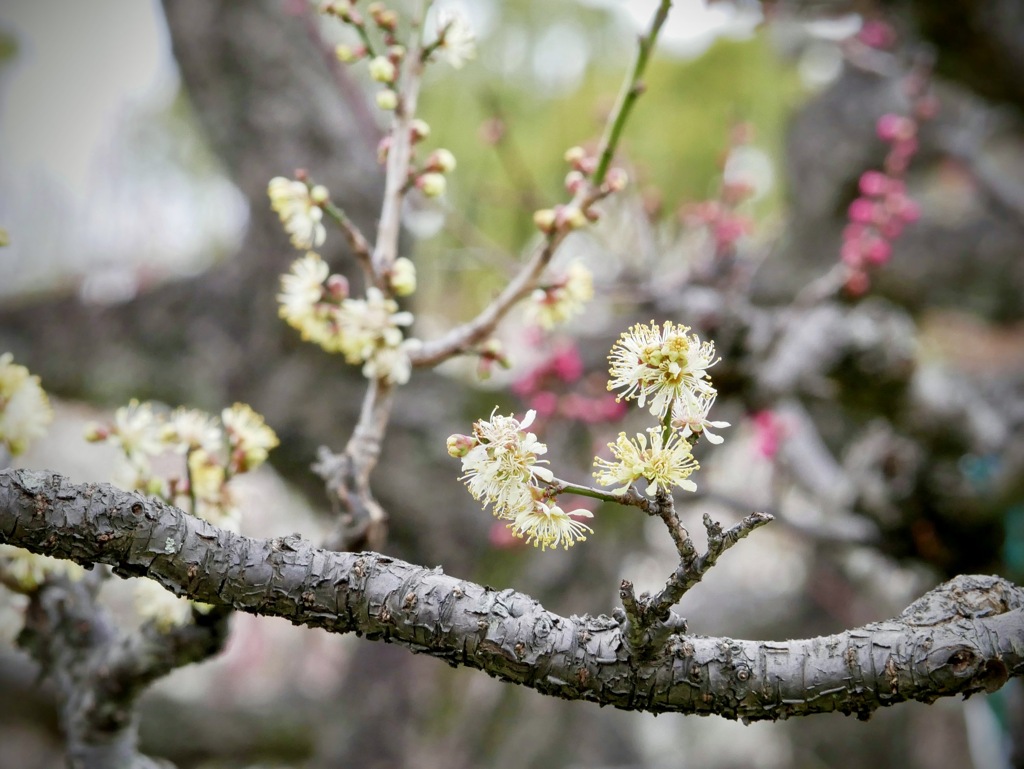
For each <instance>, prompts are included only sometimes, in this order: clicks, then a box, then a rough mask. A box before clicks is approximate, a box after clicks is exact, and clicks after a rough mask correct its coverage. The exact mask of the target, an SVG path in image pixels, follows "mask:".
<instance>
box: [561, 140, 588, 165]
mask: <svg viewBox="0 0 1024 769" xmlns="http://www.w3.org/2000/svg"><path fill="white" fill-rule="evenodd" d="M586 156H587V151H586V150H585V149H583V148H582V147H580V146H579V145H577V146H575V147H570V148H569V149H567V150H566V151H565V155H563V157H564V158H565V162H566V163H569V164H570V165H572V166H574V167H575V166H576V165H577V164H578V163H579V162H580V161H582V160H583V158H585V157H586Z"/></svg>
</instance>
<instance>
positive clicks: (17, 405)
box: [0, 352, 53, 456]
mask: <svg viewBox="0 0 1024 769" xmlns="http://www.w3.org/2000/svg"><path fill="white" fill-rule="evenodd" d="M52 421H53V409H52V408H51V407H50V401H49V399H48V398H47V397H46V393H45V392H44V391H43V388H42V386H41V385H40V383H39V377H37V376H33V375H32V374H30V373H29V370H28V369H27V368H25V367H24V366H19V365H18V364H16V363H15V362H14V356H13V355H11V353H9V352H7V353H4V354H3V355H0V447H5V448H6V450H7V451H8V452H10V453H11V455H12V456H17V455H18V454H23V453H24V452H25V450H26V449H27V448H28V445H29V444H30V443H31V442H32V441H34V440H35V439H36V438H39V437H41V436H42V435H44V434H45V433H46V428H47V426H48V425H49V424H50V422H52ZM0 453H2V452H0Z"/></svg>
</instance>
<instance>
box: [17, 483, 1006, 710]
mask: <svg viewBox="0 0 1024 769" xmlns="http://www.w3.org/2000/svg"><path fill="white" fill-rule="evenodd" d="M0 542H3V543H9V544H14V545H17V546H19V547H24V548H26V549H28V550H30V551H32V552H36V553H42V554H45V555H51V556H56V557H59V558H67V559H71V560H74V561H76V562H78V563H81V564H85V565H89V564H95V563H106V564H110V565H112V566H113V567H114V571H115V573H117V574H119V575H121V576H139V577H142V576H145V577H149V578H151V579H155V580H156V581H157V582H159V583H160V584H162V585H163V586H164V587H166V588H168V589H170V590H172V591H174V592H176V593H179V594H185V595H188V596H190V597H192V598H195V599H198V600H201V601H205V602H208V603H213V604H215V605H219V606H231V607H233V608H235V609H238V610H241V611H247V612H251V613H254V614H267V615H274V616H281V617H286V618H288V619H290V620H292V622H294V623H296V624H304V625H308V626H311V627H321V628H324V629H326V630H329V631H331V632H338V633H347V632H354V633H356V634H357V635H366V636H367V638H370V639H373V640H383V641H387V642H393V643H399V644H402V645H404V646H406V647H408V648H409V649H411V650H412V651H414V652H422V653H427V654H431V655H433V656H435V657H439V658H441V659H443V660H445V661H446V662H448V663H449V664H451V665H453V666H459V665H465V666H467V667H473V668H477V669H480V670H483V671H485V672H487V673H488V674H489V675H492V676H495V677H498V678H501V679H503V680H505V681H509V682H513V683H520V684H524V685H526V686H530V687H532V688H535V689H537V690H538V691H540V692H542V693H544V694H549V695H553V696H557V697H562V698H566V699H584V700H590V701H594V702H598V703H601V704H607V705H614V706H616V707H619V708H625V709H631V710H646V711H652V712H678V713H702V714H708V713H716V714H719V715H722V716H726V717H729V718H744V719H748V720H763V719H771V720H774V719H779V718H785V717H788V716H793V715H808V714H811V713H823V712H831V711H840V712H843V713H847V714H850V713H855V714H857V715H858V716H860V717H867V716H869V715H870V713H871V712H872V711H874V710H875V709H877V708H878V707H880V706H883V705H892V704H895V703H898V702H903V701H906V700H920V701H924V702H931V701H933V700H935V699H936V698H938V697H941V696H948V695H953V694H964V695H968V694H971V693H974V692H977V691H994V690H996V689H998V688H999V687H1000V686H1001V685H1002V684H1003V683H1005V682H1006V681H1007V680H1008V679H1009V678H1010V677H1013V676H1020V675H1024V590H1022V589H1021V588H1019V587H1017V586H1015V585H1013V584H1011V583H1009V582H1006V581H1005V580H1002V579H1000V578H998V577H978V576H975V577H958V578H956V579H954V580H952V581H950V582H948V583H945V584H944V585H941V586H939V587H938V588H936V589H934V590H933V591H931V592H930V593H928V594H927V595H925V596H924V597H923V598H921V599H920V600H918V601H916V602H915V603H914V604H912V605H911V606H910V607H909V608H908V609H907V610H906V611H905V612H904V613H903V614H901V615H900V616H899V617H897V618H895V619H892V620H887V621H884V622H877V623H873V624H870V625H866V626H864V627H861V628H857V629H854V630H848V631H846V632H843V633H840V634H837V635H833V636H828V637H820V638H812V639H806V640H797V641H787V642H759V641H737V640H732V639H727V638H710V637H703V636H685V635H671V636H669V638H668V639H667V640H666V642H665V644H664V645H663V647H662V648H661V649H660V650H658V651H657V653H656V654H654V655H653V656H650V657H648V658H646V659H645V661H643V662H640V661H638V660H637V659H635V658H632V657H631V656H630V655H629V653H628V652H627V651H626V650H627V646H626V644H625V643H624V641H623V637H622V632H623V631H622V628H621V626H620V625H619V623H617V622H616V621H615V620H613V619H610V618H608V617H604V616H600V617H590V616H575V615H574V616H571V617H561V616H559V615H557V614H554V613H552V612H549V611H546V610H545V609H544V607H543V606H541V605H540V604H539V603H538V602H537V601H535V600H534V599H532V598H530V597H529V596H527V595H524V594H521V593H517V592H515V591H514V590H501V591H497V590H494V589H492V588H489V587H483V586H480V585H476V584H473V583H470V582H466V581H463V580H460V579H458V578H455V577H450V576H447V575H445V574H444V573H443V572H442V571H441V569H440V568H436V569H427V568H424V567H420V566H414V565H412V564H408V563H405V562H403V561H399V560H397V559H393V558H389V557H386V556H383V555H379V554H377V553H336V552H330V551H325V550H320V549H317V548H315V547H313V546H312V545H311V544H310V543H309V542H306V541H305V540H303V539H301V538H300V537H299V536H298V535H295V536H291V537H284V538H278V539H273V540H260V539H251V538H247V537H242V536H240V535H237V534H234V533H232V532H228V531H224V530H220V529H217V528H215V527H213V526H211V525H210V524H208V523H206V522H205V521H202V520H200V519H197V518H194V517H192V516H190V515H188V514H186V513H184V512H183V511H181V510H178V509H176V508H173V507H169V506H167V505H165V504H162V503H160V502H157V501H154V500H151V499H147V498H145V497H143V496H142V495H140V494H137V493H131V492H125V491H121V490H118V489H116V488H114V487H112V486H109V485H106V484H83V485H76V484H73V483H70V482H69V481H68V480H67V479H66V478H64V477H62V476H60V475H57V474H54V473H48V472H33V471H28V470H5V471H3V472H0Z"/></svg>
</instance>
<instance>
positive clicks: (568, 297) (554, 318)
mask: <svg viewBox="0 0 1024 769" xmlns="http://www.w3.org/2000/svg"><path fill="white" fill-rule="evenodd" d="M593 298H594V276H593V274H592V273H591V272H590V270H588V269H587V268H586V267H585V266H584V265H583V263H582V262H580V261H574V262H572V263H571V264H570V265H569V267H568V269H567V270H566V273H565V275H564V276H563V277H562V278H561V279H560V280H557V281H554V282H552V283H551V285H549V286H546V287H544V288H538V289H535V290H534V292H533V293H532V294H531V295H530V300H531V301H530V303H529V304H528V305H527V309H526V313H527V317H528V318H529V319H530V320H531V321H533V322H534V323H536V324H537V325H539V326H541V327H543V328H545V329H548V330H550V329H553V328H554V327H555V326H557V325H560V324H562V323H565V322H566V321H567V320H569V319H570V318H572V317H573V316H575V315H579V314H580V313H582V312H583V310H584V309H585V307H586V304H587V302H589V301H590V300H591V299H593Z"/></svg>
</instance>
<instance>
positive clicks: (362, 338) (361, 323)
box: [336, 286, 413, 363]
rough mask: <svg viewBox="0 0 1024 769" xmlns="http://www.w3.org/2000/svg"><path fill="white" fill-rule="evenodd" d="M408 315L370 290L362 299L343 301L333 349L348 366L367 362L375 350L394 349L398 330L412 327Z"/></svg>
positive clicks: (398, 342)
mask: <svg viewBox="0 0 1024 769" xmlns="http://www.w3.org/2000/svg"><path fill="white" fill-rule="evenodd" d="M412 321H413V317H412V313H411V312H404V311H399V309H398V303H397V302H396V301H395V300H394V299H389V298H388V297H386V296H385V295H384V293H383V292H382V291H381V290H380V289H378V288H376V287H373V286H371V287H370V288H368V289H366V298H365V299H345V300H344V301H343V302H342V303H341V308H340V310H339V313H338V316H337V324H338V327H337V332H336V333H337V337H338V339H337V347H338V351H339V352H341V353H342V354H343V355H344V356H345V360H346V361H347V362H349V363H363V362H364V361H367V360H369V359H370V358H371V357H372V356H373V354H374V352H375V351H376V350H377V348H378V347H398V346H399V345H400V344H401V343H402V340H403V336H402V330H401V327H402V326H409V325H411V324H412Z"/></svg>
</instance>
